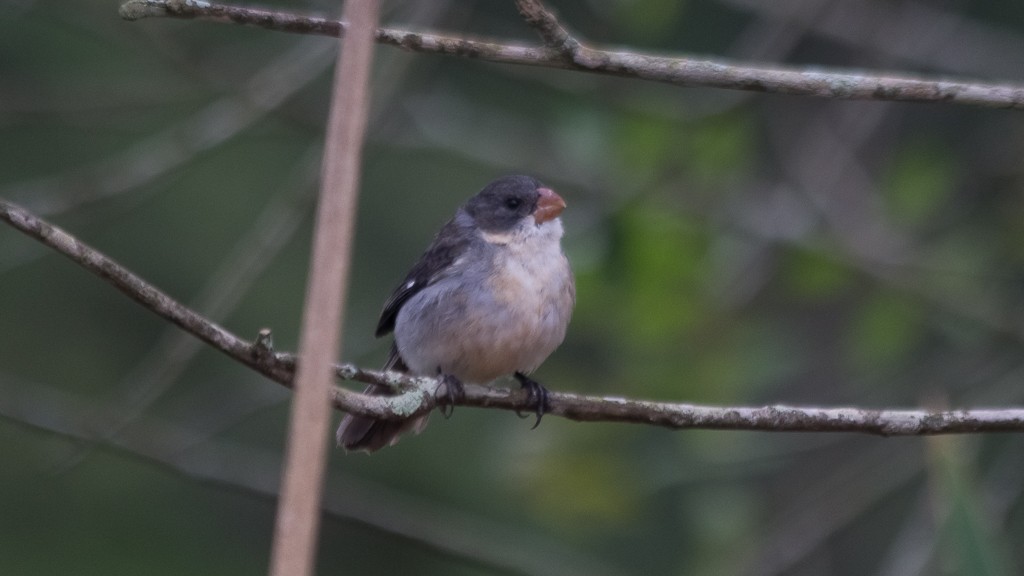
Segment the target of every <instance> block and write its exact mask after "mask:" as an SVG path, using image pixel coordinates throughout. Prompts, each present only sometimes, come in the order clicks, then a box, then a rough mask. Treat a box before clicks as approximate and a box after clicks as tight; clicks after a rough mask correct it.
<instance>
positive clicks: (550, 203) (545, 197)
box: [533, 188, 565, 224]
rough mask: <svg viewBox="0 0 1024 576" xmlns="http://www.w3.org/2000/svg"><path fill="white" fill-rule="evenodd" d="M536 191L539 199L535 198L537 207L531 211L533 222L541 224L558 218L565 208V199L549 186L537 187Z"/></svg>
mask: <svg viewBox="0 0 1024 576" xmlns="http://www.w3.org/2000/svg"><path fill="white" fill-rule="evenodd" d="M537 192H540V200H537V208H536V209H534V211H533V220H534V222H536V223H537V224H543V223H545V222H547V221H548V220H554V219H555V218H558V215H559V214H561V213H562V210H565V200H562V197H561V196H559V195H558V194H555V191H554V190H552V189H550V188H538V189H537Z"/></svg>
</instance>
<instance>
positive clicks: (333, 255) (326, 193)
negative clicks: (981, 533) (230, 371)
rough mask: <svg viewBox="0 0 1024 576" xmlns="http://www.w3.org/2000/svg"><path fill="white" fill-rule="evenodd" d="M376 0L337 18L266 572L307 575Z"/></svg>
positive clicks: (353, 5)
mask: <svg viewBox="0 0 1024 576" xmlns="http://www.w3.org/2000/svg"><path fill="white" fill-rule="evenodd" d="M377 18H378V2H377V0H349V1H348V2H346V3H345V9H344V14H343V19H344V20H345V21H347V22H348V27H347V28H348V29H347V31H346V33H345V36H344V37H343V39H342V41H341V42H340V55H339V60H340V64H339V65H338V67H337V69H336V70H335V75H334V89H333V95H332V101H331V113H330V120H329V123H328V130H327V136H326V143H325V147H324V159H323V171H322V182H321V188H320V201H319V204H318V208H317V218H316V228H315V230H314V238H313V255H312V260H311V262H310V271H309V286H308V289H307V292H306V303H305V308H304V310H303V315H302V332H301V335H300V339H299V359H300V362H299V364H298V368H297V372H296V379H295V396H294V399H293V400H292V408H291V417H290V423H289V430H288V446H287V453H286V456H285V467H284V472H283V476H282V480H281V497H280V499H279V501H278V507H277V522H276V525H275V528H274V542H273V550H272V551H271V557H270V574H271V575H273V576H306V575H309V574H312V573H313V565H314V558H315V556H316V542H317V534H318V532H319V527H320V495H321V492H322V489H323V475H324V469H325V467H326V460H327V439H328V438H329V437H330V434H329V430H328V428H329V426H328V424H329V422H330V402H329V397H328V394H329V387H330V384H331V381H332V378H333V373H332V370H331V363H332V362H333V361H334V359H335V357H336V355H337V354H338V352H339V351H340V347H341V337H340V329H339V327H340V326H341V325H342V312H343V310H344V307H343V304H344V302H345V297H346V290H347V286H348V272H349V261H350V259H351V258H350V254H351V245H352V236H353V229H354V227H355V211H356V197H357V190H358V186H359V168H360V161H361V158H362V154H361V152H362V142H363V133H364V132H365V130H366V117H367V102H368V100H369V98H368V93H369V86H368V85H369V76H370V64H371V61H372V59H373V58H372V57H373V33H374V30H375V29H376V27H377Z"/></svg>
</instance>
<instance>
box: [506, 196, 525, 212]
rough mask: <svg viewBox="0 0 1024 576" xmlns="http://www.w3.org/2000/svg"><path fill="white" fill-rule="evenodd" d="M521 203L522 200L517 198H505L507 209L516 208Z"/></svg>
mask: <svg viewBox="0 0 1024 576" xmlns="http://www.w3.org/2000/svg"><path fill="white" fill-rule="evenodd" d="M522 204H523V201H522V200H520V199H519V198H515V197H512V198H505V207H507V208H508V209H509V210H515V209H516V208H519V207H520V206H522Z"/></svg>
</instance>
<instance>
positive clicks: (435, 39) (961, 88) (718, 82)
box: [120, 0, 1024, 110]
mask: <svg viewBox="0 0 1024 576" xmlns="http://www.w3.org/2000/svg"><path fill="white" fill-rule="evenodd" d="M517 5H518V6H519V9H520V12H521V13H522V14H523V16H524V18H525V19H526V21H527V22H528V23H529V24H530V25H531V26H533V27H534V28H535V29H536V30H537V31H538V32H539V33H540V35H541V38H542V39H543V40H544V42H545V46H522V45H519V44H514V43H502V42H496V41H484V40H475V39H470V38H463V37H454V36H445V35H440V34H432V33H427V32H415V31H409V30H396V29H392V28H379V29H378V30H377V32H376V41H377V42H378V43H380V44H386V45H388V46H394V47H397V48H401V49H403V50H408V51H411V52H421V53H430V54H446V55H449V56H461V57H464V58H472V59H476V60H486V61H488V62H498V63H504V64H521V65H525V66H539V67H545V68H559V69H564V70H576V71H579V72H591V73H597V74H606V75H612V76H621V77H626V78H636V79H641V80H649V81H654V82H663V83H667V84H674V85H677V86H688V87H706V88H725V89H730V90H748V91H754V92H766V93H773V94H791V95H801V96H814V97H818V98H833V99H843V100H892V101H901V102H949V103H953V104H964V105H969V106H982V107H986V108H1008V109H1016V110H1021V109H1024V85H1020V84H989V83H983V82H973V81H966V80H951V79H946V78H934V77H933V78H926V77H923V76H922V77H911V76H907V75H902V76H897V75H888V74H887V75H879V74H871V73H867V72H863V71H853V70H847V71H839V70H832V71H826V70H821V69H812V68H802V69H801V68H795V67H781V66H768V65H762V64H739V63H735V62H731V61H728V60H725V59H709V58H696V57H692V56H684V55H681V56H675V57H669V56H660V55H655V54H642V53H637V52H627V51H621V50H610V49H602V48H593V47H588V46H586V45H584V44H583V43H582V42H581V41H580V40H579V39H577V38H576V37H574V36H573V35H572V34H570V33H569V32H568V30H566V29H565V28H564V27H563V26H562V25H561V24H560V23H559V22H558V20H557V18H555V16H554V14H553V13H552V12H551V11H549V10H547V9H546V8H545V7H544V5H543V4H542V3H541V2H539V1H537V0H517ZM120 13H121V17H122V18H124V19H126V20H139V19H142V18H150V17H173V18H186V19H201V20H210V21H214V22H224V23H232V24H243V25H249V26H258V27H261V28H266V29H268V30H277V31H281V32H292V33H297V34H316V35H323V36H335V37H336V36H341V35H342V33H343V32H344V29H345V25H344V24H343V23H342V22H340V21H337V20H330V19H326V18H318V17H312V16H300V15H296V14H291V13H288V12H279V11H273V10H261V9H255V8H245V7H242V6H231V5H227V4H215V3H210V2H205V1H201V0H128V1H127V2H125V3H124V4H122V5H121V10H120Z"/></svg>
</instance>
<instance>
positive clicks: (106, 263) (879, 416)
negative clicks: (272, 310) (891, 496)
mask: <svg viewBox="0 0 1024 576" xmlns="http://www.w3.org/2000/svg"><path fill="white" fill-rule="evenodd" d="M0 220H4V221H6V222H7V223H9V224H11V225H12V226H13V227H15V228H17V229H18V230H20V231H22V232H24V233H25V234H27V235H28V236H30V237H32V238H34V239H36V240H39V241H40V242H42V243H44V244H46V245H47V246H49V247H51V248H53V249H54V250H56V251H57V252H60V253H61V254H63V255H64V256H67V257H68V258H70V259H71V260H73V261H74V262H75V263H77V264H79V265H80V266H82V267H83V268H85V269H86V270H89V271H90V272H92V273H93V274H96V275H97V276H99V277H101V278H103V279H104V280H106V281H107V282H109V283H111V284H113V285H114V286H115V287H116V288H117V289H118V290H120V291H122V292H124V293H125V294H126V295H128V296H129V297H130V298H132V299H133V300H135V301H136V302H138V303H140V304H142V305H143V306H144V307H146V308H147V309H149V310H151V311H153V312H154V313H156V314H157V315H159V316H161V317H163V318H165V319H167V320H169V321H171V322H173V323H175V324H177V325H178V326H180V327H181V328H182V329H184V330H185V331H187V332H189V333H190V334H192V335H194V336H196V337H197V338H199V339H200V340H203V341H204V342H206V343H207V344H209V345H211V346H213V347H214V348H216V349H218V350H220V351H221V352H223V353H225V354H227V355H228V356H229V357H231V358H232V359H234V360H236V361H238V362H241V363H242V364H244V365H246V366H248V367H250V368H252V369H253V370H255V371H256V372H259V373H260V374H263V375H264V376H266V377H268V378H270V379H272V380H274V381H275V382H278V383H280V384H282V385H284V386H287V387H291V386H292V378H293V374H294V371H295V363H296V361H295V357H294V356H292V355H289V354H281V353H274V352H273V350H271V349H270V335H269V334H267V333H261V334H260V336H259V338H258V340H257V344H255V345H253V344H250V343H248V342H246V341H244V340H242V339H240V338H238V337H237V336H235V335H234V334H232V333H231V332H228V331H227V330H225V329H223V328H221V327H220V326H217V325H216V324H214V323H212V322H210V321H209V320H207V319H205V318H204V317H203V316H201V315H199V314H198V313H196V312H194V311H192V310H190V309H189V308H187V307H186V306H184V305H183V304H181V303H179V302H177V301H175V300H174V299H173V298H171V297H170V296H168V295H167V294H164V293H163V292H161V291H160V290H158V289H157V288H155V287H153V286H151V285H150V284H147V283H146V282H145V281H144V280H142V279H141V278H139V277H138V276H136V275H134V274H132V273H131V272H129V271H128V270H126V269H125V268H123V267H122V266H120V265H118V264H117V263H116V262H114V261H113V260H111V259H110V258H108V257H107V256H104V255H103V254H101V253H99V252H97V251H96V250H95V249H93V248H90V247H89V246H87V245H86V244H84V243H82V242H81V241H79V240H77V239H76V238H74V237H72V236H71V235H69V234H68V233H67V232H65V231H63V230H61V229H59V228H56V227H55V226H52V225H50V224H48V223H46V222H44V221H42V220H40V219H38V218H36V217H35V216H33V215H32V214H30V213H28V212H26V211H25V210H23V209H21V208H19V207H17V206H15V205H13V204H10V203H8V202H6V201H3V200H0ZM334 370H335V374H336V375H337V376H338V377H339V378H341V379H344V380H355V381H359V382H365V383H372V384H380V385H382V386H388V387H390V388H392V389H394V390H396V391H397V392H398V394H397V395H395V396H366V395H363V394H358V393H356V392H352V391H351V390H346V389H344V388H339V387H334V388H333V389H332V390H331V403H332V404H333V405H334V407H335V408H336V409H338V410H342V411H345V412H351V413H355V414H362V415H367V416H374V417H377V418H391V419H397V418H407V417H409V416H412V415H415V414H422V413H424V412H427V411H430V410H432V409H433V408H434V407H435V405H436V402H437V398H435V396H434V391H435V390H436V389H437V387H438V385H439V382H438V381H437V380H435V379H434V378H428V377H422V376H409V375H406V374H399V373H396V372H378V371H375V370H366V369H362V368H358V367H355V366H352V365H350V364H343V365H335V367H334ZM457 403H458V404H459V405H463V406H476V407H481V408H498V409H503V410H524V409H529V408H530V406H529V400H528V398H527V395H526V393H525V391H523V390H507V389H501V388H488V387H484V386H473V385H466V387H465V397H464V398H463V399H461V400H460V401H459V402H457ZM549 408H550V411H549V412H548V413H549V414H551V415H555V416H561V417H564V418H567V419H569V420H575V421H577V422H628V423H633V424H648V425H652V426H661V427H664V428H671V429H677V430H683V429H691V428H700V429H713V430H759V431H765V432H863V433H867V434H875V435H881V436H923V435H932V434H962V433H976V432H1024V408H999V409H989V410H984V409H980V410H976V409H971V410H949V411H932V410H866V409H860V408H813V407H811V408H805V407H794V406H778V405H776V406H760V407H743V406H739V407H733V406H724V407H718V406H699V405H694V404H680V403H670V402H651V401H646V400H629V399H625V398H608V397H605V398H601V397H594V396H584V395H580V394H569V393H564V392H551V394H550V396H549Z"/></svg>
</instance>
